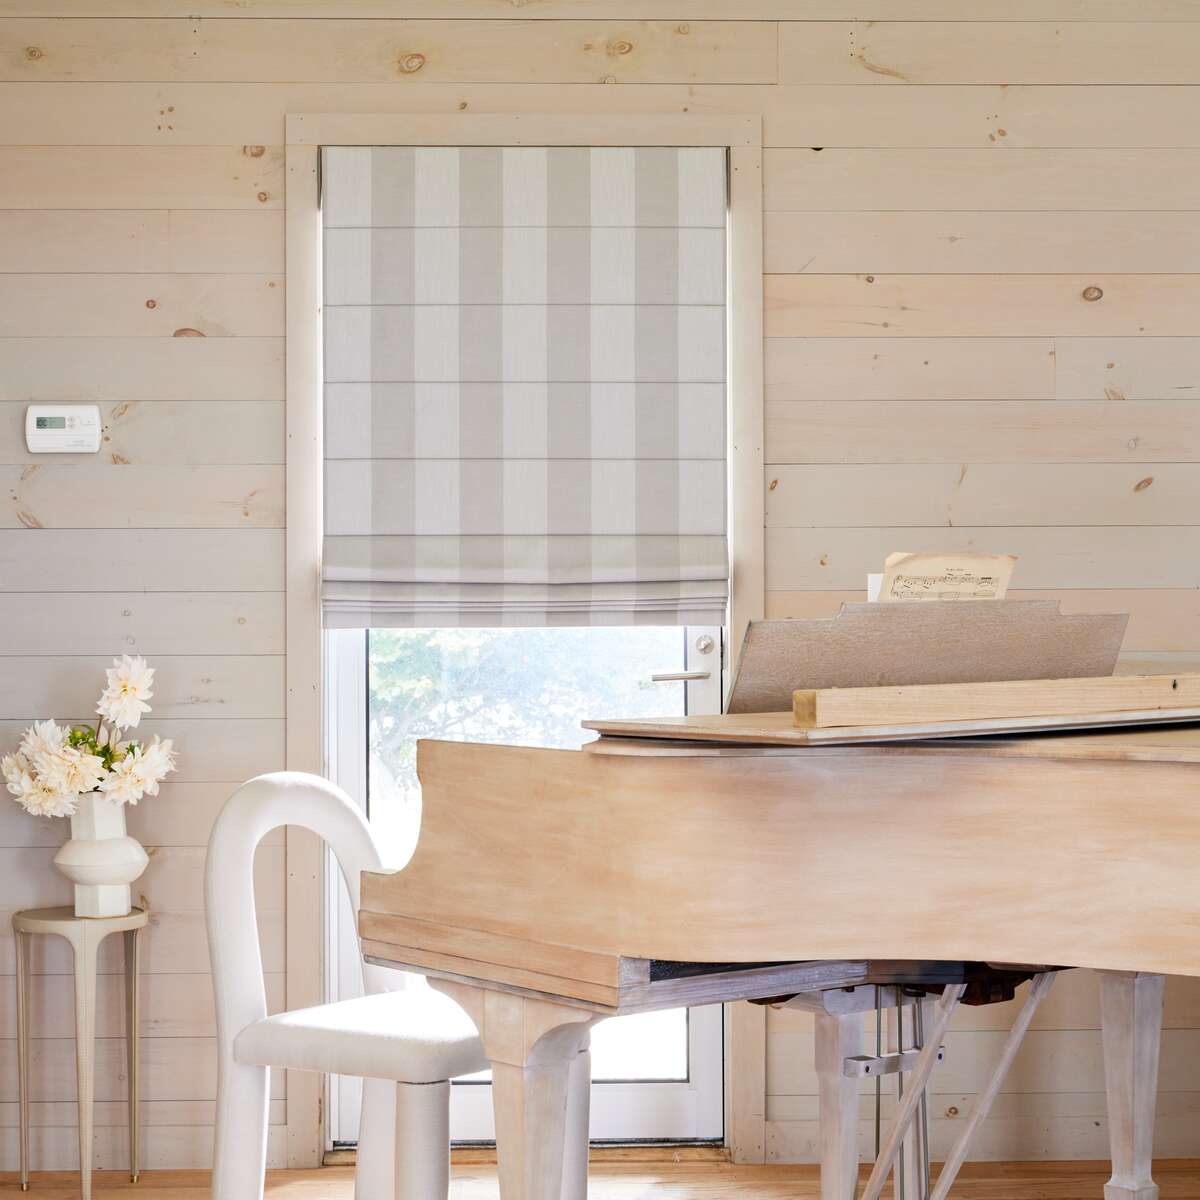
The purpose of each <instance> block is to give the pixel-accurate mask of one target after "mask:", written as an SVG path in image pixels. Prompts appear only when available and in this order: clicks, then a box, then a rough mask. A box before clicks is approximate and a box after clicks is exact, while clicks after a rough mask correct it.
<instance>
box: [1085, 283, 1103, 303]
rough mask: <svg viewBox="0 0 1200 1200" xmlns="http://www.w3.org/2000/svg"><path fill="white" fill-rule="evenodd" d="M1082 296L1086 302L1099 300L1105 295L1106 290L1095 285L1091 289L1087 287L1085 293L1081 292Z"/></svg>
mask: <svg viewBox="0 0 1200 1200" xmlns="http://www.w3.org/2000/svg"><path fill="white" fill-rule="evenodd" d="M1080 295H1081V296H1082V297H1083V298H1084V299H1085V300H1099V299H1100V297H1101V296H1103V295H1104V289H1103V288H1098V287H1096V285H1095V284H1093V285H1092V286H1091V287H1085V288H1084V289H1083V291H1082V292H1080Z"/></svg>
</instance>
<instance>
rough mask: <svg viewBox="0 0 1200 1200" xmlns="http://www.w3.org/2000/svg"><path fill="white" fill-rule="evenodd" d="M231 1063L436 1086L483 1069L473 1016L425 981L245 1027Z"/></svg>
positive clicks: (300, 1011) (239, 1035) (484, 1068)
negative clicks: (468, 1014)
mask: <svg viewBox="0 0 1200 1200" xmlns="http://www.w3.org/2000/svg"><path fill="white" fill-rule="evenodd" d="M233 1055H234V1058H235V1059H236V1060H237V1061H238V1062H241V1063H247V1064H251V1065H253V1066H258V1067H287V1068H289V1069H292V1070H297V1071H327V1072H330V1073H333V1074H338V1075H360V1076H363V1077H365V1078H374V1079H394V1080H396V1082H398V1083H436V1082H438V1081H439V1080H442V1079H454V1078H455V1077H457V1076H459V1075H470V1074H472V1073H473V1072H475V1071H483V1070H486V1069H487V1066H488V1061H487V1059H486V1058H485V1057H484V1054H483V1046H482V1044H481V1043H480V1041H479V1037H478V1035H477V1033H476V1032H475V1026H474V1024H473V1023H472V1022H471V1019H470V1018H469V1017H468V1016H467V1015H466V1013H464V1012H463V1010H462V1009H461V1008H459V1006H458V1005H457V1004H455V1003H454V1001H453V1000H451V999H450V997H449V996H444V995H442V993H441V992H435V991H434V990H433V989H432V988H429V987H426V986H424V985H423V984H410V985H409V986H408V987H407V988H405V989H404V990H403V991H399V992H380V993H377V994H375V995H372V996H359V997H357V998H355V999H353V1000H339V1001H337V1002H336V1003H334V1004H319V1005H317V1006H316V1007H314V1008H300V1009H297V1010H296V1011H295V1012H287V1013H280V1014H279V1015H278V1016H274V1017H267V1018H265V1019H264V1020H262V1021H255V1022H254V1024H252V1025H247V1026H246V1028H245V1029H243V1030H242V1031H241V1033H239V1034H238V1035H237V1037H236V1038H235V1039H234V1043H233Z"/></svg>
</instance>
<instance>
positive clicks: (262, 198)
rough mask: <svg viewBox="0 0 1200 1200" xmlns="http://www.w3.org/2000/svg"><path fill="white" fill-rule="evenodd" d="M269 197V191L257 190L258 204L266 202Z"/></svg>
mask: <svg viewBox="0 0 1200 1200" xmlns="http://www.w3.org/2000/svg"><path fill="white" fill-rule="evenodd" d="M270 198H271V193H270V192H259V193H258V202H259V203H260V204H266V202H267V201H268V200H270Z"/></svg>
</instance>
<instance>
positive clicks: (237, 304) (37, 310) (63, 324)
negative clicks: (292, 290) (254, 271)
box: [0, 274, 283, 339]
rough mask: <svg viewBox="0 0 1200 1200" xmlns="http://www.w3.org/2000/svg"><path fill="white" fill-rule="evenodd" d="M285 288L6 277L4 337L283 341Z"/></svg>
mask: <svg viewBox="0 0 1200 1200" xmlns="http://www.w3.org/2000/svg"><path fill="white" fill-rule="evenodd" d="M282 283H283V281H282V280H281V279H280V278H279V277H278V276H274V275H178V274H176V275H63V274H59V275H20V274H12V275H0V337H6V338H13V337H59V336H62V335H63V334H70V335H71V336H73V337H179V338H181V339H182V338H184V337H189V336H191V337H194V336H195V334H197V333H198V334H200V335H202V336H204V337H235V336H237V337H277V336H279V335H280V334H282V333H283V286H282ZM187 331H191V333H189V332H187Z"/></svg>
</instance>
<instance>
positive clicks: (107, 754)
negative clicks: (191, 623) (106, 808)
mask: <svg viewBox="0 0 1200 1200" xmlns="http://www.w3.org/2000/svg"><path fill="white" fill-rule="evenodd" d="M105 676H106V680H107V682H106V686H105V688H104V691H103V692H102V693H101V695H100V701H99V703H98V704H97V705H96V712H97V713H98V714H99V720H97V722H96V728H95V729H92V728H90V727H88V726H86V725H76V726H74V727H73V728H70V729H66V728H63V727H62V726H60V725H58V724H56V723H55V722H54V721H35V722H34V723H33V724H32V725H31V726H30V727H29V728H28V729H27V730H26V731H25V734H24V736H23V737H22V738H21V744H20V746H19V747H18V748H17V751H16V753H15V754H7V755H5V756H4V757H3V758H2V759H0V773H3V775H4V781H5V783H6V784H7V785H8V790H9V791H10V792H11V793H12V794H13V796H14V797H15V798H16V801H17V803H18V804H20V805H22V806H23V807H24V808H25V810H26V811H27V812H30V813H33V814H34V815H35V816H39V817H70V816H73V815H74V814H75V811H76V808H77V806H78V804H79V797H80V796H82V795H85V794H86V793H89V792H99V793H100V794H101V795H102V796H103V797H104V798H105V799H107V800H109V801H110V802H112V803H113V804H118V805H119V804H136V803H137V802H138V801H139V800H140V799H141V798H142V797H143V796H157V795H158V785H159V784H160V783H161V782H162V781H163V779H164V778H165V777H166V776H167V775H169V774H170V773H171V772H172V771H173V770H174V769H175V751H174V748H173V747H172V745H171V741H170V739H166V740H160V739H159V737H158V735H157V734H156V735H155V736H154V738H153V739H152V740H151V741H149V742H136V741H131V740H125V741H123V740H121V734H122V732H123V731H124V730H127V729H134V728H136V727H137V725H138V722H139V721H141V719H142V714H143V713H148V712H149V711H150V705H149V704H147V703H146V701H147V700H149V699H151V697H152V696H153V695H154V693H153V691H151V687H152V685H153V683H154V668H153V667H149V666H147V665H146V660H145V659H144V658H142V657H141V656H138V657H137V658H130V656H129V655H128V654H123V655H121V657H120V658H115V659H113V665H112V666H111V667H110V668H109V669H108V670H107V671H106V672H105ZM106 721H107V724H105V722H106Z"/></svg>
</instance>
